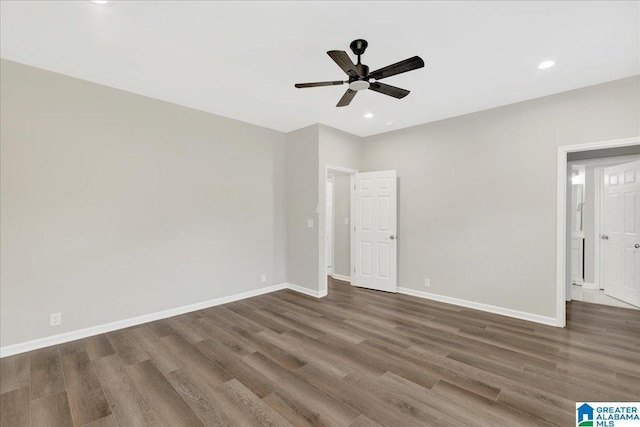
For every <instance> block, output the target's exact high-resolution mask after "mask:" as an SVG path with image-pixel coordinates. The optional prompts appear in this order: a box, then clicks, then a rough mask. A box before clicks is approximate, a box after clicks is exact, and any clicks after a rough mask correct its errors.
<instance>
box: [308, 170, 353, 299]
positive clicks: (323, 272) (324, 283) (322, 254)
mask: <svg viewBox="0 0 640 427" xmlns="http://www.w3.org/2000/svg"><path fill="white" fill-rule="evenodd" d="M330 171H334V172H340V173H341V174H343V175H350V176H351V180H350V191H349V209H350V215H349V235H350V245H351V248H350V253H351V257H350V258H351V260H350V262H351V265H350V267H349V282H352V281H353V266H354V256H353V255H354V254H353V251H354V245H353V238H354V233H353V225H352V224H353V182H354V181H353V176H354V175H355V174H357V173H358V172H359V171H358V170H357V169H351V168H345V167H343V166H335V165H329V164H325V165H324V179H323V181H322V185H323V186H324V197H325V198H326V195H327V180H328V178H329V172H330ZM334 195H335V187H334ZM324 203H326V201H323V204H322V208H323V209H324V211H325V215H324V216H325V217H324V218H323V219H324V221H321V224H320V227H318V228H319V229H320V230H319V233H320V235H319V239H321V241H320V242H319V245H322V241H324V240H325V239H324V238H325V230H326V229H327V218H326V207H325V206H324ZM323 209H319V211H320V212H322V211H323ZM334 209H335V206H334ZM334 222H335V221H334ZM334 225H335V224H334ZM334 237H335V236H334ZM333 240H335V239H333ZM333 240H332V241H333ZM318 249H319V250H318V252H319V254H318V255H319V260H318V262H319V266H320V269H319V271H320V277H318V283H319V284H320V286H319V288H320V295H323V296H324V295H327V292H328V291H329V283H328V280H327V249H326V248H324V250H322V249H323V247H321V246H319V247H318ZM333 256H334V259H333V264H334V265H335V261H336V260H335V253H334V255H333ZM333 273H334V274H335V269H334V270H333Z"/></svg>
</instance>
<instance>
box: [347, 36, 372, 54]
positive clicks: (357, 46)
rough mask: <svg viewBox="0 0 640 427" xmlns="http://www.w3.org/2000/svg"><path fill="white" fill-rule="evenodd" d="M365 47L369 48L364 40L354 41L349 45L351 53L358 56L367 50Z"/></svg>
mask: <svg viewBox="0 0 640 427" xmlns="http://www.w3.org/2000/svg"><path fill="white" fill-rule="evenodd" d="M367 46H369V43H367V41H366V40H362V39H358V40H354V41H352V42H351V44H350V45H349V47H350V48H351V50H352V51H353V53H355V54H356V55H358V56H360V55H362V54H363V53H364V51H365V50H366V49H367Z"/></svg>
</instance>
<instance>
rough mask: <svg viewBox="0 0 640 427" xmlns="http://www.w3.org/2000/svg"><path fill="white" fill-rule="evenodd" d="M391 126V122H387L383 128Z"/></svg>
mask: <svg viewBox="0 0 640 427" xmlns="http://www.w3.org/2000/svg"><path fill="white" fill-rule="evenodd" d="M392 124H393V122H392V121H388V122H387V123H385V126H391V125H392Z"/></svg>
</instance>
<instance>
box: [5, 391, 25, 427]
mask: <svg viewBox="0 0 640 427" xmlns="http://www.w3.org/2000/svg"><path fill="white" fill-rule="evenodd" d="M30 401H31V398H30V395H29V386H28V385H27V386H26V387H22V388H17V389H14V390H11V391H7V392H6V393H2V394H0V426H6V427H26V426H28V425H29V423H30V416H31V415H30V409H29V405H30Z"/></svg>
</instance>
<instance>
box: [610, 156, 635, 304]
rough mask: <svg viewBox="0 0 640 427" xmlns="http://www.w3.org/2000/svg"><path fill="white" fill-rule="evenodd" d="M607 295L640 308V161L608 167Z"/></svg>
mask: <svg viewBox="0 0 640 427" xmlns="http://www.w3.org/2000/svg"><path fill="white" fill-rule="evenodd" d="M603 215H604V221H603V224H604V226H603V231H602V234H601V236H600V238H601V239H602V241H603V243H604V245H603V250H604V259H603V269H604V293H605V294H607V295H609V296H612V297H614V298H617V299H619V300H622V301H625V302H627V303H629V304H633V305H637V306H640V233H639V231H640V161H636V162H631V163H625V164H622V165H618V166H612V167H608V168H604V203H603Z"/></svg>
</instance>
